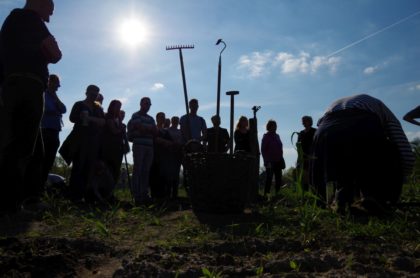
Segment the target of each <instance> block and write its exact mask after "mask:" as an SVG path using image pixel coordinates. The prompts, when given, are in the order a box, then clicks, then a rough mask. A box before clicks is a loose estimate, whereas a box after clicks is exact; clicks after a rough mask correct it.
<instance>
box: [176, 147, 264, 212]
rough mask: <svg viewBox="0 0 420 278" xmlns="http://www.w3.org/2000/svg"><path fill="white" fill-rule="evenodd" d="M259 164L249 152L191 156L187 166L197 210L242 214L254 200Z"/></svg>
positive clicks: (187, 156)
mask: <svg viewBox="0 0 420 278" xmlns="http://www.w3.org/2000/svg"><path fill="white" fill-rule="evenodd" d="M255 163H256V159H255V157H254V156H252V155H249V154H246V153H235V154H233V155H229V154H221V153H192V154H187V155H186V157H185V164H184V165H185V170H186V173H187V175H186V178H187V185H188V187H189V193H190V198H191V203H192V206H193V210H195V211H198V212H211V213H242V212H243V210H244V207H245V204H246V203H248V202H249V200H250V199H252V198H253V196H250V195H251V194H252V192H251V188H252V182H253V181H254V180H255V179H254V177H253V175H254V172H255V171H254V170H253V169H254V168H255Z"/></svg>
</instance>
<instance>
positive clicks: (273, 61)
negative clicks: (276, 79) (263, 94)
mask: <svg viewBox="0 0 420 278" xmlns="http://www.w3.org/2000/svg"><path fill="white" fill-rule="evenodd" d="M340 61H341V58H340V57H326V56H311V54H309V53H307V52H304V51H302V52H300V53H299V54H297V55H295V54H292V53H288V52H278V53H277V54H275V53H273V52H272V51H266V52H262V53H261V52H253V53H252V54H250V55H242V56H241V57H240V58H239V60H238V68H239V69H244V70H246V71H247V72H248V75H249V77H251V78H256V77H260V76H262V75H266V74H268V73H270V72H271V71H272V70H275V69H277V68H279V69H280V72H281V73H282V74H292V73H298V74H314V73H317V72H318V71H320V70H321V69H324V68H325V69H327V70H328V71H329V72H330V73H334V72H336V71H337V67H338V65H339V64H340Z"/></svg>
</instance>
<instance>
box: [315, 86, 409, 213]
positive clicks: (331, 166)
mask: <svg viewBox="0 0 420 278" xmlns="http://www.w3.org/2000/svg"><path fill="white" fill-rule="evenodd" d="M313 146H314V148H313V152H314V153H313V159H312V161H311V167H310V168H311V180H312V185H313V186H314V187H315V190H316V191H317V193H318V194H319V195H320V196H321V197H322V198H323V199H324V200H326V199H327V198H326V197H327V196H326V195H327V194H326V184H327V183H329V182H331V183H332V184H333V185H334V188H335V200H334V201H335V204H336V208H337V210H338V211H339V212H345V210H346V207H347V206H348V205H349V206H350V205H351V204H352V203H353V201H354V198H355V197H356V196H360V197H361V204H374V206H376V207H380V208H384V206H387V205H389V204H394V203H396V202H397V201H398V199H399V197H400V194H401V190H402V185H403V182H404V179H405V178H407V177H408V176H409V175H410V174H411V171H412V168H413V164H414V160H415V157H414V154H413V151H412V149H411V146H410V144H409V142H408V140H407V137H406V135H405V133H404V131H403V130H402V127H401V124H400V122H399V121H398V119H397V118H396V117H395V115H394V114H393V113H392V112H391V111H390V110H389V108H388V107H387V106H385V104H384V103H383V102H382V101H380V100H379V99H376V98H374V97H371V96H369V95H366V94H361V95H355V96H351V97H345V98H342V99H339V100H337V101H335V102H334V103H333V104H332V105H331V106H330V107H329V108H328V109H327V111H326V113H325V114H324V116H323V117H322V118H321V119H320V120H319V121H318V130H317V131H316V133H315V137H314V145H313ZM378 205H379V206H378ZM368 206H369V205H368Z"/></svg>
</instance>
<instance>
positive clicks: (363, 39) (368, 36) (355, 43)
mask: <svg viewBox="0 0 420 278" xmlns="http://www.w3.org/2000/svg"><path fill="white" fill-rule="evenodd" d="M418 14H420V11H417V12H415V13H413V14H411V15H409V16H407V17H404V18H403V19H400V20H398V21H397V22H394V23H392V24H390V25H388V26H386V27H384V28H382V29H380V30H378V31H376V32H374V33H372V34H370V35H367V36H366V37H364V38H362V39H360V40H357V41H355V42H352V43H350V44H348V45H346V46H345V47H343V48H340V49H339V50H337V51H334V52H333V53H331V54H329V55H327V56H326V58H330V57H331V56H334V55H336V54H338V53H340V52H342V51H344V50H346V49H348V48H350V47H352V46H355V45H357V44H359V43H361V42H363V41H365V40H367V39H369V38H371V37H373V36H376V35H377V34H379V33H382V32H384V31H386V30H388V29H390V28H392V27H394V26H396V25H398V24H400V23H402V22H404V21H407V20H409V19H410V18H412V17H415V16H416V15H418Z"/></svg>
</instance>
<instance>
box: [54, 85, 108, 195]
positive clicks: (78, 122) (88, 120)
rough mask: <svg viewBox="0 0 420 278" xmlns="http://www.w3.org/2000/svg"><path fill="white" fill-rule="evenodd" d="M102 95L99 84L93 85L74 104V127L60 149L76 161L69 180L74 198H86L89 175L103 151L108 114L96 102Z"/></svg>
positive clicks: (72, 120) (62, 153) (64, 154)
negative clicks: (102, 138)
mask: <svg viewBox="0 0 420 278" xmlns="http://www.w3.org/2000/svg"><path fill="white" fill-rule="evenodd" d="M98 94H99V87H98V86H96V85H89V86H88V87H87V88H86V98H85V99H84V100H82V101H78V102H76V103H75V104H74V105H73V108H72V109H71V112H70V122H72V123H74V126H73V130H72V131H71V132H70V134H69V135H68V137H67V138H66V140H65V142H63V145H62V146H61V148H60V154H61V155H62V156H63V158H64V160H66V162H67V163H72V164H73V167H72V169H71V176H70V183H69V197H70V199H72V200H73V201H80V200H82V198H84V197H85V199H86V190H87V188H86V187H87V182H88V178H89V175H90V174H91V171H92V170H93V166H94V164H95V163H96V161H97V159H98V155H99V151H100V149H99V146H100V145H101V138H100V134H101V131H102V128H103V127H104V126H105V115H104V112H103V109H102V107H100V106H99V105H98V104H97V103H96V98H97V97H98Z"/></svg>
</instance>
